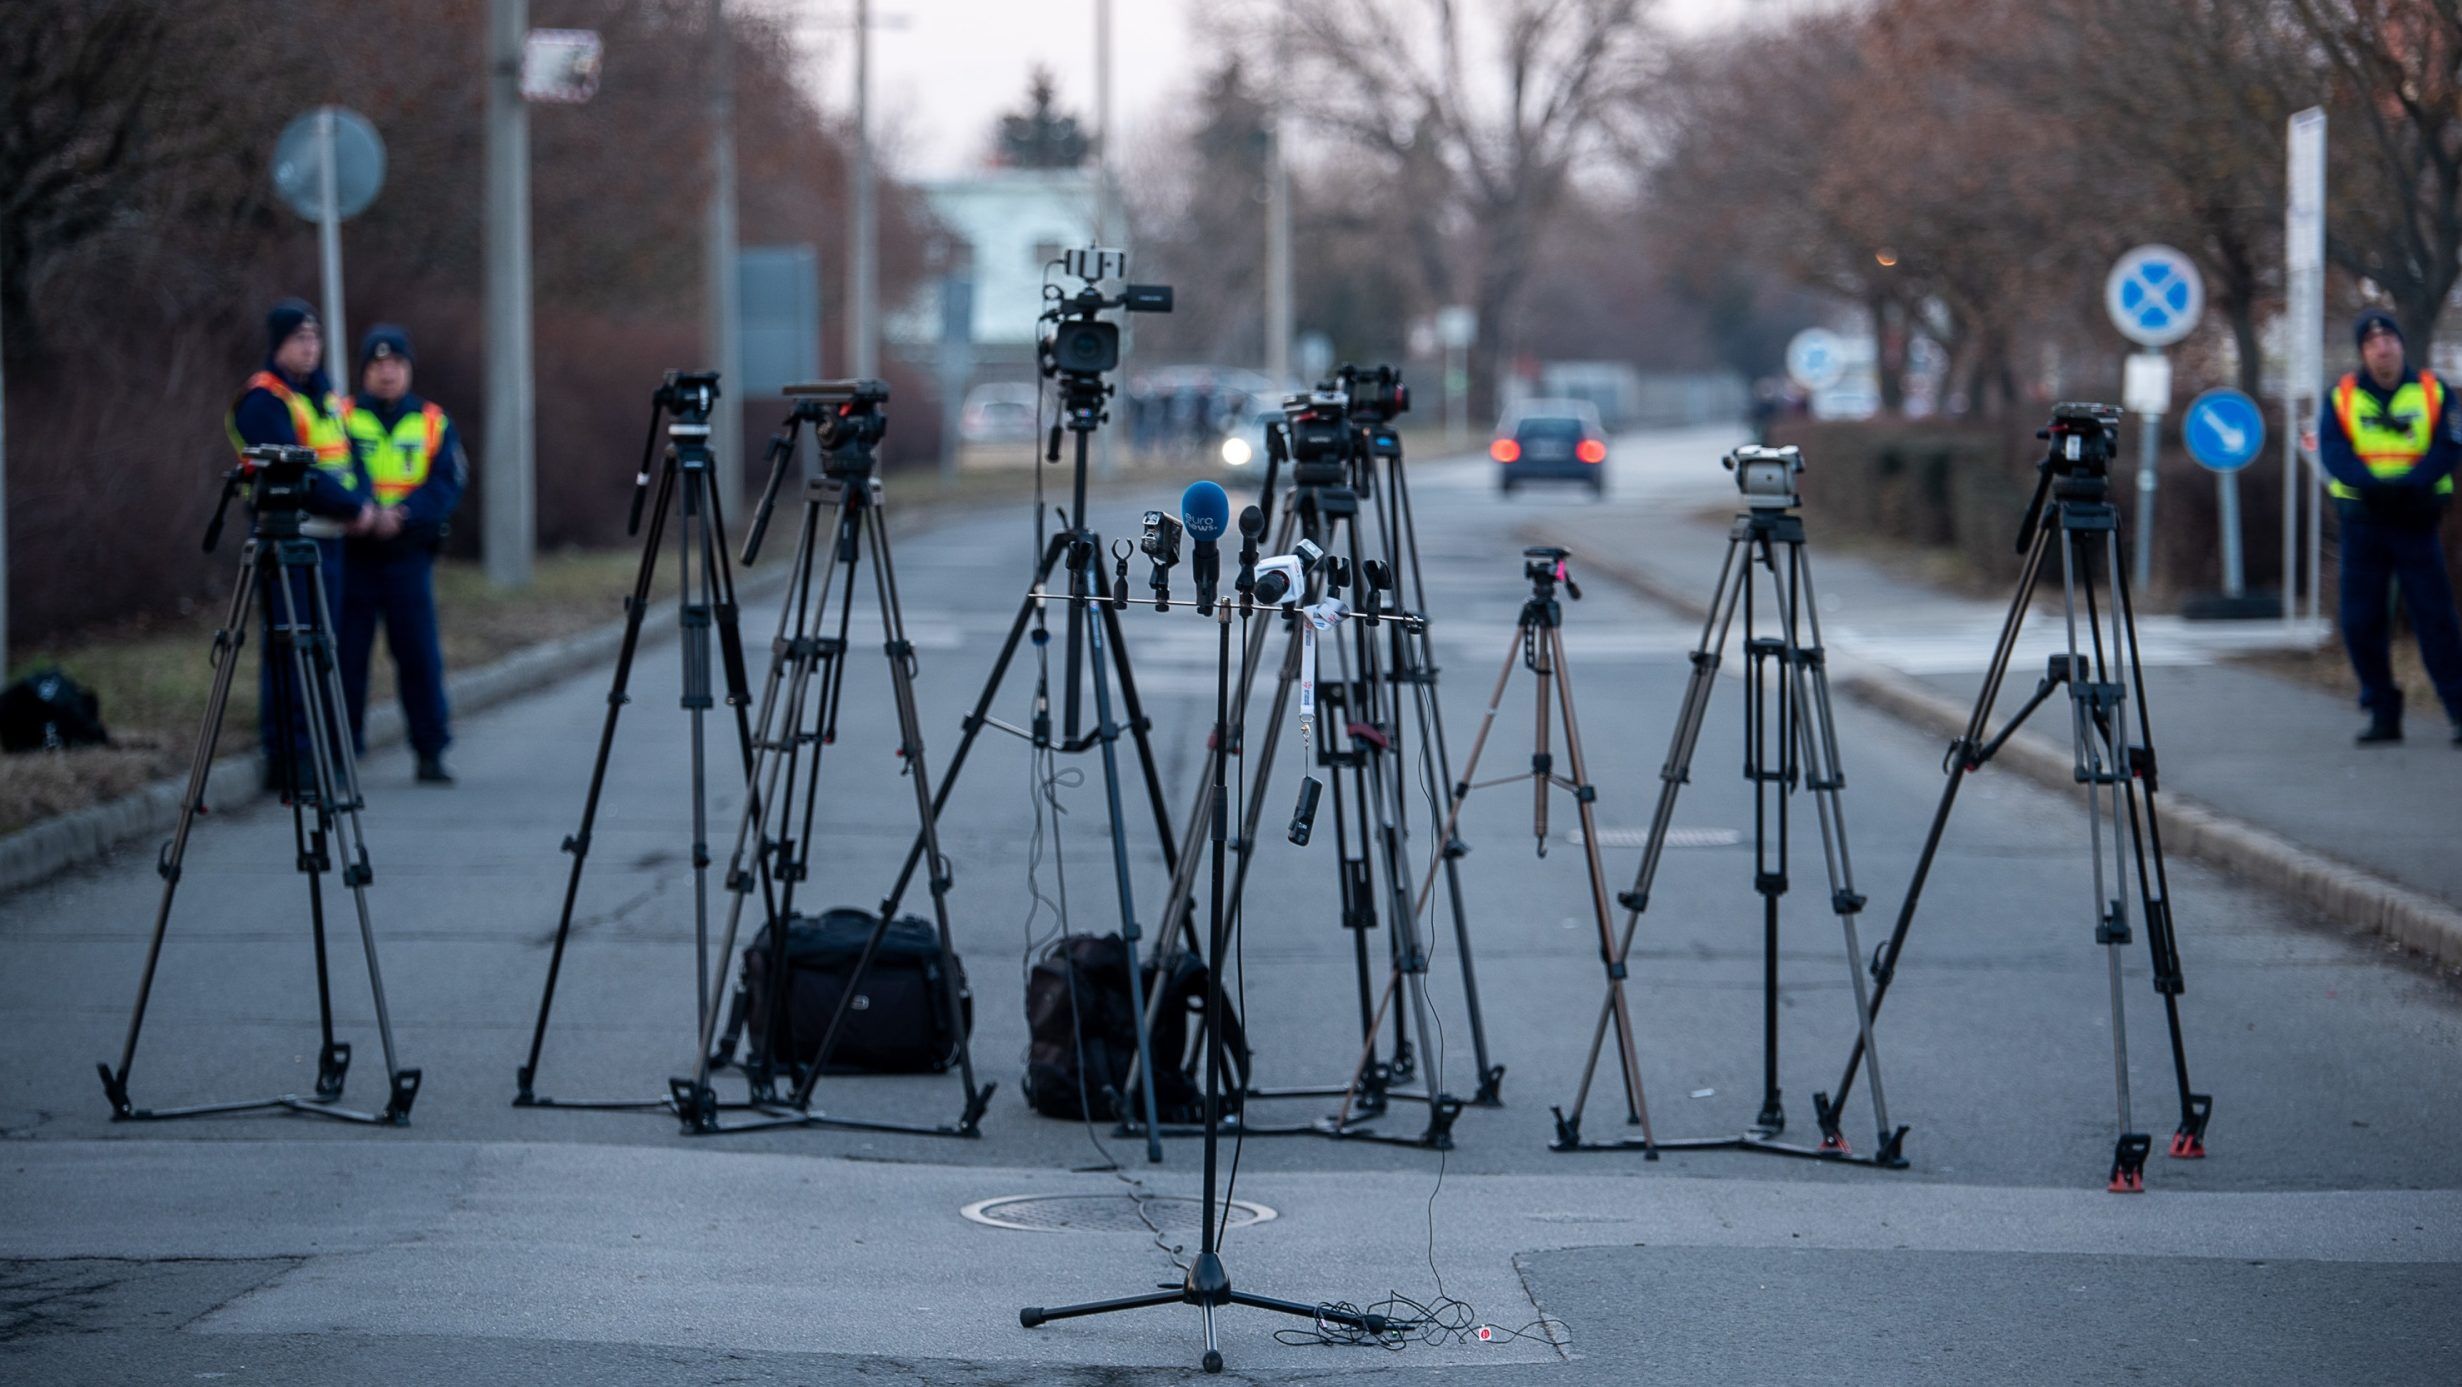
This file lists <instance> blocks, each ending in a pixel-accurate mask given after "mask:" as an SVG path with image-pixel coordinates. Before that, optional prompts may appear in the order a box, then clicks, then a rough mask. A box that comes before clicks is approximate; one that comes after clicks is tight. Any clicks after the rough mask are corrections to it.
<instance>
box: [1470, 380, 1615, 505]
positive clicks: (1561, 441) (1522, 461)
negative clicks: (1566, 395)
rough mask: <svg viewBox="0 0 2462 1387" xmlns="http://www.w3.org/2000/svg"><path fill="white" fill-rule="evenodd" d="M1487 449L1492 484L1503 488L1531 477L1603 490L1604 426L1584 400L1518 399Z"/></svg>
mask: <svg viewBox="0 0 2462 1387" xmlns="http://www.w3.org/2000/svg"><path fill="white" fill-rule="evenodd" d="M1487 455H1488V456H1489V457H1492V458H1494V459H1495V460H1496V465H1497V471H1496V486H1497V489H1498V490H1500V491H1503V492H1505V493H1507V494H1511V492H1512V491H1513V489H1514V488H1516V487H1518V486H1520V485H1521V484H1522V483H1524V482H1533V481H1538V482H1580V483H1583V484H1585V485H1587V486H1588V487H1589V488H1590V494H1591V495H1593V496H1602V495H1605V494H1606V492H1607V430H1606V429H1605V428H1603V427H1601V425H1600V423H1599V411H1598V408H1597V407H1596V406H1594V405H1592V404H1591V403H1590V402H1589V401H1587V400H1524V401H1523V402H1522V403H1520V404H1518V405H1516V406H1514V407H1513V410H1512V412H1511V413H1509V414H1507V415H1506V416H1505V417H1504V420H1503V421H1502V422H1501V423H1499V424H1498V425H1497V426H1496V437H1495V439H1494V441H1492V442H1490V443H1489V444H1488V445H1487Z"/></svg>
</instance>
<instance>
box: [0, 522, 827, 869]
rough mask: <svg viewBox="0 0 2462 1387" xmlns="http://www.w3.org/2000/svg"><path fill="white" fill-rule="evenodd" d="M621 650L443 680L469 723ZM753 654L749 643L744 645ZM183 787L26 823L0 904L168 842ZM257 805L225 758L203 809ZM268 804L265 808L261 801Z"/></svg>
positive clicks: (774, 576)
mask: <svg viewBox="0 0 2462 1387" xmlns="http://www.w3.org/2000/svg"><path fill="white" fill-rule="evenodd" d="M786 579H787V565H785V564H784V563H779V564H775V565H773V566H771V567H770V568H769V569H767V570H755V571H750V572H739V573H738V574H737V577H736V584H735V590H736V595H737V597H738V598H739V599H752V598H758V597H765V596H767V595H768V594H769V593H771V592H773V591H775V590H777V589H778V588H781V587H784V586H785V585H786ZM674 616H675V603H674V601H673V600H672V599H670V600H666V601H661V602H656V603H653V604H652V605H651V607H650V610H649V614H648V615H647V616H645V617H643V618H642V635H643V640H644V641H645V642H651V641H657V640H662V639H667V638H671V637H673V636H674V634H675V627H674V622H673V618H674ZM623 643H624V623H623V622H622V621H621V620H618V621H612V622H609V623H607V624H606V625H604V626H599V627H594V628H592V629H590V630H587V631H583V632H580V633H579V634H576V635H571V636H565V637H563V638H561V639H558V640H551V641H542V642H540V643H539V644H537V645H533V646H527V647H524V648H523V649H520V650H516V651H514V652H513V653H512V654H510V655H507V656H505V657H504V658H503V659H501V660H498V661H496V662H495V663H493V664H489V665H483V666H481V667H479V668H477V669H474V670H468V671H464V672H462V673H459V674H455V675H453V676H451V677H450V678H448V679H447V680H446V681H445V692H446V695H447V697H449V698H450V699H451V700H452V703H453V711H454V713H455V715H456V716H466V715H468V714H471V713H475V712H478V711H480V710H481V709H484V708H490V707H493V706H495V705H496V704H499V703H502V702H505V701H506V700H508V699H512V698H517V697H519V696H521V695H522V694H526V693H529V692H530V691H532V690H534V689H537V688H541V687H543V686H545V685H548V684H552V683H554V682H555V681H557V680H559V679H562V678H565V677H566V676H568V675H572V674H576V673H579V672H580V671H582V670H585V669H588V668H590V667H592V666H594V665H600V664H605V663H607V662H609V661H611V660H612V659H613V658H614V656H615V652H616V650H617V648H618V647H620V646H621V645H622V644H623ZM748 645H749V642H748ZM408 731H409V728H408V725H407V724H406V723H405V722H404V720H403V718H402V710H401V708H400V707H399V706H398V705H395V704H391V703H388V704H386V705H384V706H382V707H378V708H371V709H369V710H368V748H369V750H371V751H374V750H377V749H379V748H383V747H389V746H394V745H397V744H399V743H400V742H401V741H403V740H404V738H405V737H406V736H407V735H408ZM223 735H224V737H225V739H226V743H227V741H228V739H230V738H233V737H238V738H241V739H244V740H248V741H251V742H252V741H253V740H254V738H255V735H256V732H255V729H254V728H236V727H225V728H224V729H223ZM187 788H188V777H187V776H186V775H184V774H183V775H177V776H169V777H166V778H164V779H161V780H157V781H155V782H154V783H153V784H151V785H148V786H146V787H145V788H144V789H142V790H138V791H136V792H135V793H133V794H127V795H122V796H120V797H119V798H118V799H114V800H107V801H105V802H103V803H101V804H97V805H91V806H89V807H87V808H84V809H79V810H75V811H72V812H70V813H67V814H62V815H60V816H59V817H57V818H51V819H45V820H43V821H42V822H41V823H37V824H30V825H28V826H26V827H25V828H21V829H19V830H18V831H16V832H15V833H12V834H9V835H8V836H7V837H5V838H0V895H5V894H7V893H9V892H13V891H20V890H23V889H25V888H26V887H29V886H34V885H37V884H39V883H41V882H44V881H47V880H49V879H50V878H52V877H54V876H57V875H59V874H60V873H62V872H65V871H67V870H69V869H70V868H72V867H77V866H82V865H84V864H85V863H88V862H93V861H96V860H97V859H100V858H102V857H104V856H106V855H107V854H109V853H110V852H111V850H112V849H114V848H116V847H119V846H120V845H122V844H124V843H127V842H130V841H131V840H133V839H137V838H143V837H148V836H151V835H155V834H162V833H167V832H169V831H170V830H171V828H172V826H173V825H175V824H177V823H178V822H179V814H180V797H181V796H182V794H184V793H185V792H186V790H187ZM262 797H263V791H261V790H260V789H258V787H257V760H256V753H255V752H254V751H253V750H250V751H246V752H241V753H239V754H237V755H232V756H224V757H221V758H219V759H218V760H216V761H215V762H214V766H213V769H212V770H211V771H209V772H208V773H207V775H206V781H205V799H206V802H207V803H208V804H215V805H226V806H236V807H239V808H241V809H243V810H244V809H246V808H253V807H255V806H256V804H257V802H258V801H259V800H260V799H261V798H262ZM266 802H268V803H270V802H271V801H266Z"/></svg>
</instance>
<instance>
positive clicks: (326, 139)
mask: <svg viewBox="0 0 2462 1387" xmlns="http://www.w3.org/2000/svg"><path fill="white" fill-rule="evenodd" d="M333 130H334V118H333V108H332V107H331V106H319V107H317V108H316V185H317V192H316V256H317V262H318V268H319V269H320V270H321V271H322V272H323V274H324V279H325V374H326V375H327V376H329V377H331V378H332V380H333V383H334V389H336V390H339V391H341V392H342V393H343V394H345V395H347V394H349V393H350V390H351V384H352V382H351V380H350V376H349V369H350V345H349V343H350V329H349V328H348V327H346V326H345V325H344V324H343V322H342V214H341V208H340V206H339V205H338V204H339V199H340V197H341V192H340V188H339V180H338V175H336V174H335V172H334V153H333Z"/></svg>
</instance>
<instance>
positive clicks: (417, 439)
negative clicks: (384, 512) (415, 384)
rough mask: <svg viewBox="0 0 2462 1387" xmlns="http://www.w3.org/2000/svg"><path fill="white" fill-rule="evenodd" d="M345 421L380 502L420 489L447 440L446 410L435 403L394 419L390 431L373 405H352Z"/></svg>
mask: <svg viewBox="0 0 2462 1387" xmlns="http://www.w3.org/2000/svg"><path fill="white" fill-rule="evenodd" d="M342 423H343V426H344V427H345V428H346V429H348V430H349V432H350V438H351V443H352V445H353V446H354V447H356V448H358V450H359V458H360V461H362V462H364V463H365V464H367V469H368V480H369V481H370V482H371V483H373V484H374V485H375V487H376V499H377V502H378V503H379V504H381V505H387V506H390V505H393V504H395V503H397V502H399V501H400V500H401V499H402V498H403V497H405V496H408V495H409V494H410V493H412V492H414V491H417V490H418V489H419V488H420V486H421V485H423V484H424V483H425V482H426V481H427V474H428V469H429V468H430V467H431V466H433V465H434V464H435V461H436V451H437V449H439V448H442V447H443V446H444V442H445V412H444V411H443V410H442V409H439V408H437V407H436V405H435V404H433V403H429V404H423V405H421V406H419V410H418V412H417V413H415V414H405V415H403V416H402V417H401V418H399V419H396V420H394V421H393V428H392V430H391V431H390V432H388V431H387V430H386V428H385V426H384V424H383V422H382V421H380V420H379V419H378V418H377V417H376V412H375V411H374V410H370V409H353V410H352V411H351V412H350V415H349V417H347V418H345V419H344V420H343V421H342Z"/></svg>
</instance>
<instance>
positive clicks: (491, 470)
mask: <svg viewBox="0 0 2462 1387" xmlns="http://www.w3.org/2000/svg"><path fill="white" fill-rule="evenodd" d="M529 29H530V6H529V0H492V8H491V9H490V10H489V12H488V42H487V62H488V75H487V456H486V457H485V458H483V459H481V461H480V468H479V475H480V479H481V482H482V485H483V490H482V493H481V497H480V502H481V507H482V511H483V515H484V533H483V534H482V536H481V539H482V541H483V543H482V545H481V547H482V548H483V549H484V550H485V551H486V558H487V581H488V582H489V583H491V584H493V585H495V586H496V587H500V588H522V587H528V586H529V585H530V560H531V548H532V546H533V544H534V543H535V542H536V540H537V532H538V527H537V523H536V519H535V517H536V514H537V504H538V478H537V475H536V468H537V465H538V462H537V458H536V456H535V455H534V454H533V452H532V443H533V437H532V435H533V418H532V415H533V408H534V406H533V403H532V400H531V376H530V112H529V108H528V107H526V106H524V105H523V104H522V96H521V54H522V42H523V39H524V37H525V36H526V35H527V34H528V33H529Z"/></svg>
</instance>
